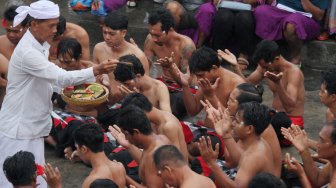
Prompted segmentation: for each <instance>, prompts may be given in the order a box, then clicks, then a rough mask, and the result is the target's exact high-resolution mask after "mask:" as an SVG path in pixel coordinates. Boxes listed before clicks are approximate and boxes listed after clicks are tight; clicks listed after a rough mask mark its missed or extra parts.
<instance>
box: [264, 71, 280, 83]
mask: <svg viewBox="0 0 336 188" xmlns="http://www.w3.org/2000/svg"><path fill="white" fill-rule="evenodd" d="M264 76H265V77H266V78H268V79H270V80H271V81H272V82H274V83H279V82H280V80H281V78H282V76H283V73H282V72H280V73H279V74H275V73H273V72H270V71H266V72H265V73H264Z"/></svg>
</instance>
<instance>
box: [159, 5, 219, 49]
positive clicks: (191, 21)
mask: <svg viewBox="0 0 336 188" xmlns="http://www.w3.org/2000/svg"><path fill="white" fill-rule="evenodd" d="M217 2H218V0H216V1H214V2H207V3H204V4H202V5H200V7H199V8H198V10H197V12H196V14H195V15H194V14H193V13H191V11H187V10H186V9H185V8H184V7H183V6H182V5H181V4H180V3H179V2H178V1H166V3H165V4H164V7H165V8H166V9H168V10H169V11H170V12H171V14H172V15H173V17H174V22H175V30H176V32H178V33H180V34H182V35H185V36H188V37H190V38H191V39H192V40H193V42H194V44H195V45H196V46H197V48H200V47H202V46H203V44H204V43H206V42H207V41H208V40H209V39H210V31H211V28H212V20H213V18H214V16H215V13H216V5H217Z"/></svg>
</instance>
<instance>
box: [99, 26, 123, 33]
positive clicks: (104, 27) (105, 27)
mask: <svg viewBox="0 0 336 188" xmlns="http://www.w3.org/2000/svg"><path fill="white" fill-rule="evenodd" d="M103 31H106V32H118V31H119V30H114V29H112V28H110V27H108V26H106V25H104V26H103Z"/></svg>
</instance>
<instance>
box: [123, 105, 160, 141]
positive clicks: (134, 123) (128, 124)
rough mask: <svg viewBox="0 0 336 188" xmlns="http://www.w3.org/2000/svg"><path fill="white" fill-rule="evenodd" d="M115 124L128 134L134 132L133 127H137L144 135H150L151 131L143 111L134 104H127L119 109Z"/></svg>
mask: <svg viewBox="0 0 336 188" xmlns="http://www.w3.org/2000/svg"><path fill="white" fill-rule="evenodd" d="M117 125H118V126H119V127H120V128H122V129H124V130H125V131H128V132H129V133H130V134H133V133H134V129H138V130H139V132H140V133H141V134H144V135H150V134H152V132H153V129H152V127H151V124H150V121H149V119H148V118H147V116H146V114H145V112H144V111H143V110H141V109H140V108H139V107H137V106H134V105H128V106H126V107H124V108H122V109H121V110H120V112H119V118H118V120H117Z"/></svg>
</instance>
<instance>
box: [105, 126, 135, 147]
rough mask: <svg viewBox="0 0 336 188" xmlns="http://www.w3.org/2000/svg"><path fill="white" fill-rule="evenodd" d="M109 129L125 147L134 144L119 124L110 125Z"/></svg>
mask: <svg viewBox="0 0 336 188" xmlns="http://www.w3.org/2000/svg"><path fill="white" fill-rule="evenodd" d="M109 131H110V132H111V134H112V136H113V137H114V138H115V139H116V140H117V141H118V143H119V144H120V145H121V146H123V147H124V148H126V149H128V148H129V147H130V146H131V145H132V144H131V143H130V142H129V141H128V140H127V139H126V136H125V134H124V133H122V132H121V129H120V128H119V127H118V126H117V125H113V127H112V126H109Z"/></svg>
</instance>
